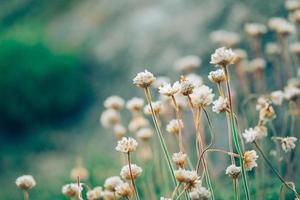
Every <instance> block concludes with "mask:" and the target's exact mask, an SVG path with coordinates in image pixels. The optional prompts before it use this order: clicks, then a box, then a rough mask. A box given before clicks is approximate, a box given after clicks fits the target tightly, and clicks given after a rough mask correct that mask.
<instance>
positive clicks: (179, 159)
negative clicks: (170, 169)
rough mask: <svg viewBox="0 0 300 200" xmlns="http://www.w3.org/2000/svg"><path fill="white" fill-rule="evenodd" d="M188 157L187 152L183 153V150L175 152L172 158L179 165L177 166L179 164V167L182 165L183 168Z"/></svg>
mask: <svg viewBox="0 0 300 200" xmlns="http://www.w3.org/2000/svg"><path fill="white" fill-rule="evenodd" d="M186 159H187V155H186V154H185V153H183V152H181V151H180V152H178V153H174V154H173V155H172V160H173V162H174V163H175V164H176V165H177V166H179V167H181V168H183V167H184V165H185V163H186Z"/></svg>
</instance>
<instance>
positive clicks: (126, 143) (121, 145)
mask: <svg viewBox="0 0 300 200" xmlns="http://www.w3.org/2000/svg"><path fill="white" fill-rule="evenodd" d="M137 146H138V143H137V141H136V140H135V139H133V138H131V137H128V138H126V137H123V138H122V139H121V140H119V141H118V145H117V147H116V150H117V151H119V152H122V153H130V152H133V151H135V150H136V148H137Z"/></svg>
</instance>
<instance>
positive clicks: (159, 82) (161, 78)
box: [153, 76, 171, 89]
mask: <svg viewBox="0 0 300 200" xmlns="http://www.w3.org/2000/svg"><path fill="white" fill-rule="evenodd" d="M164 83H171V80H170V78H169V77H167V76H158V77H157V78H156V79H155V81H154V83H153V86H154V87H155V88H157V89H158V88H159V87H160V86H162V85H163V84H164Z"/></svg>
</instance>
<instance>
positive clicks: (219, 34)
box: [210, 30, 241, 47]
mask: <svg viewBox="0 0 300 200" xmlns="http://www.w3.org/2000/svg"><path fill="white" fill-rule="evenodd" d="M210 38H211V40H212V41H213V42H214V43H215V44H217V45H219V46H226V47H233V46H235V45H237V44H238V43H239V42H240V41H241V38H240V36H239V34H237V33H235V32H230V31H226V30H217V31H213V32H212V33H211V34H210Z"/></svg>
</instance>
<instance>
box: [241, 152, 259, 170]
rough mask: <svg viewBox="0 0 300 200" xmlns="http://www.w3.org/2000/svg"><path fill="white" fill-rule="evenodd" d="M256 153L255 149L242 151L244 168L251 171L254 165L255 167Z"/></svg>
mask: <svg viewBox="0 0 300 200" xmlns="http://www.w3.org/2000/svg"><path fill="white" fill-rule="evenodd" d="M257 158H258V155H257V153H256V151H255V150H251V151H246V152H245V153H244V167H245V170H247V171H251V170H252V169H253V168H254V167H257V163H256V160H257Z"/></svg>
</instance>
